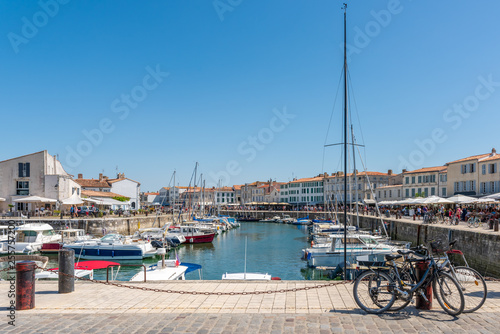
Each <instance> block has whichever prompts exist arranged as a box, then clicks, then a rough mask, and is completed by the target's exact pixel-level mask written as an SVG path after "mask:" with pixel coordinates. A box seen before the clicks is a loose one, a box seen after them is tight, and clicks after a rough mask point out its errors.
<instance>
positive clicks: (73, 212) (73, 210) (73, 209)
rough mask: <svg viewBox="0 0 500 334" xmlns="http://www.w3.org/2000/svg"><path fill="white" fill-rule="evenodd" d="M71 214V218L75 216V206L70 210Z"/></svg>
mask: <svg viewBox="0 0 500 334" xmlns="http://www.w3.org/2000/svg"><path fill="white" fill-rule="evenodd" d="M69 213H70V215H71V218H73V217H74V216H75V206H74V205H72V206H71V208H69Z"/></svg>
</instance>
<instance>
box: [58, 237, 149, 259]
mask: <svg viewBox="0 0 500 334" xmlns="http://www.w3.org/2000/svg"><path fill="white" fill-rule="evenodd" d="M63 248H67V249H73V250H74V251H75V257H78V258H82V259H89V260H103V259H113V260H141V259H144V258H146V257H153V256H155V255H156V249H155V248H154V247H153V246H152V245H151V243H150V242H145V241H142V240H131V239H128V238H125V237H124V236H122V235H120V234H114V233H110V234H107V235H105V236H104V237H102V238H101V239H93V240H83V241H77V242H74V243H71V244H65V245H64V246H63Z"/></svg>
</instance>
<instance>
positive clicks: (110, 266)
mask: <svg viewBox="0 0 500 334" xmlns="http://www.w3.org/2000/svg"><path fill="white" fill-rule="evenodd" d="M113 267H118V270H120V269H119V268H120V267H142V268H144V282H146V265H144V264H110V265H109V266H107V267H106V283H108V282H109V268H113ZM116 276H118V271H117V272H116ZM116 276H115V277H116ZM111 278H113V273H112V272H111Z"/></svg>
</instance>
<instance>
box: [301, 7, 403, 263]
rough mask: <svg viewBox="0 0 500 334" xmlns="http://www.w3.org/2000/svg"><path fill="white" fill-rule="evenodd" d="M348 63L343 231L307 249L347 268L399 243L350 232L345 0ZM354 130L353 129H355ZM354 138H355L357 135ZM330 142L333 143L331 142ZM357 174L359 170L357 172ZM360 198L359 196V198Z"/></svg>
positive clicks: (314, 257)
mask: <svg viewBox="0 0 500 334" xmlns="http://www.w3.org/2000/svg"><path fill="white" fill-rule="evenodd" d="M342 9H343V10H344V66H343V74H344V77H343V79H344V80H343V84H344V108H343V135H344V136H343V137H344V138H343V143H342V145H343V155H344V175H343V176H344V180H343V181H344V189H343V190H344V199H343V203H344V212H343V220H344V221H343V225H344V228H343V235H342V234H331V235H330V236H329V237H330V238H331V244H326V245H325V244H317V245H312V247H311V248H307V249H305V250H303V252H304V254H303V256H304V257H303V258H304V259H307V263H308V266H310V267H337V266H339V265H340V266H342V268H347V266H348V264H354V263H356V262H357V261H359V260H361V259H362V260H363V261H372V262H378V261H383V260H384V256H385V255H386V254H390V253H392V252H394V251H396V250H397V249H399V247H398V246H394V245H389V244H386V243H384V242H381V241H379V240H378V239H377V238H376V237H373V236H369V235H365V234H360V233H357V232H355V233H349V235H348V233H347V230H348V227H347V221H348V218H347V189H348V187H347V183H348V180H347V176H348V172H347V171H348V167H347V156H348V151H347V147H348V144H350V145H352V146H353V147H354V145H355V143H354V140H352V143H348V85H347V70H348V69H347V28H346V27H347V4H345V3H344V5H343V7H342ZM351 131H352V130H351ZM353 139H354V138H353ZM327 146H329V145H327ZM354 175H356V174H354ZM357 201H358V198H356V202H357Z"/></svg>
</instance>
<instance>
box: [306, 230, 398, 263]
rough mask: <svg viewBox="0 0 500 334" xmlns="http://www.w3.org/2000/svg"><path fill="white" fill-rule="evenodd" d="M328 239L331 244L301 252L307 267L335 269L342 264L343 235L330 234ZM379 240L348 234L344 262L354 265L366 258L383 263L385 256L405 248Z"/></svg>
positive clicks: (374, 237) (317, 245) (362, 235)
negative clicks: (358, 259) (360, 259)
mask: <svg viewBox="0 0 500 334" xmlns="http://www.w3.org/2000/svg"><path fill="white" fill-rule="evenodd" d="M330 237H331V239H332V241H331V243H328V244H316V245H313V246H312V247H310V248H307V249H304V250H303V258H304V259H305V260H307V264H308V266H309V267H337V266H338V265H339V264H341V263H343V262H344V235H343V234H332V235H330ZM379 240H380V237H376V236H373V235H368V234H359V233H350V234H348V235H347V238H346V241H347V242H346V244H345V246H346V262H349V263H351V264H355V263H356V261H357V258H358V257H366V256H368V259H369V261H374V262H380V261H384V257H385V255H388V254H391V253H393V252H395V251H397V250H399V249H402V248H405V246H402V245H394V244H388V243H385V242H382V241H379ZM364 259H365V258H364ZM364 261H368V260H366V259H365V260H364Z"/></svg>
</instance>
